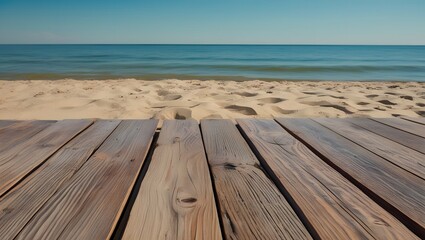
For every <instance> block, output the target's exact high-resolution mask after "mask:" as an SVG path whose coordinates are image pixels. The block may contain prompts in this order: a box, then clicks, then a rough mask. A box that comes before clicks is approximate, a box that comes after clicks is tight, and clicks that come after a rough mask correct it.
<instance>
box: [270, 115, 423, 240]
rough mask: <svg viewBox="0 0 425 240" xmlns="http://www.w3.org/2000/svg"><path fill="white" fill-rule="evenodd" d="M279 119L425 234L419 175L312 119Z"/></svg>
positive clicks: (391, 210)
mask: <svg viewBox="0 0 425 240" xmlns="http://www.w3.org/2000/svg"><path fill="white" fill-rule="evenodd" d="M278 121H279V122H280V123H281V124H282V125H283V126H284V127H285V128H287V129H289V130H290V131H291V132H292V133H293V134H295V135H297V136H298V137H299V138H301V139H303V141H304V142H305V143H307V144H308V145H309V146H311V147H312V148H314V149H315V150H316V151H317V152H318V153H320V154H321V155H322V156H324V157H325V158H326V159H327V161H328V163H330V164H332V165H333V167H335V168H336V169H338V171H340V172H341V173H342V174H344V176H345V177H347V178H348V179H350V180H351V181H352V182H353V183H354V184H356V185H357V186H358V187H360V188H361V189H362V190H364V191H365V192H366V193H367V194H368V195H369V196H371V197H372V198H374V199H375V200H376V201H377V202H378V203H379V204H381V205H382V206H384V207H386V209H387V210H389V211H390V212H392V213H393V214H394V215H395V216H396V217H397V218H399V219H401V220H402V221H403V222H404V223H405V224H406V225H407V226H409V228H410V229H412V230H413V231H415V232H416V233H421V234H425V228H424V227H425V185H424V184H423V181H419V178H418V177H416V176H414V175H412V174H408V173H406V171H404V170H403V169H401V168H399V167H396V166H395V165H394V164H392V163H390V162H388V161H387V160H385V159H383V158H381V157H379V156H377V155H375V154H374V153H372V152H370V151H368V150H366V149H364V148H363V147H361V146H359V145H357V144H354V143H353V142H351V141H350V140H348V139H346V138H344V137H342V136H340V135H338V134H336V133H335V132H333V131H331V130H329V129H327V128H325V127H323V126H322V125H320V124H318V123H316V122H314V121H312V120H310V119H284V118H280V119H278Z"/></svg>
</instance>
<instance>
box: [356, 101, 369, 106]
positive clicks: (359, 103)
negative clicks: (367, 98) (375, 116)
mask: <svg viewBox="0 0 425 240" xmlns="http://www.w3.org/2000/svg"><path fill="white" fill-rule="evenodd" d="M356 104H357V105H360V106H365V105H369V104H370V103H368V102H358V103H356Z"/></svg>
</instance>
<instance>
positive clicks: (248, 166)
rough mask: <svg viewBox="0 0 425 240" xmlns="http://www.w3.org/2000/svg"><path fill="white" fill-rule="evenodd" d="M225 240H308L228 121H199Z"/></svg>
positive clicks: (289, 209) (239, 135) (272, 184)
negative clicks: (218, 204) (218, 203)
mask: <svg viewBox="0 0 425 240" xmlns="http://www.w3.org/2000/svg"><path fill="white" fill-rule="evenodd" d="M201 129H202V136H203V138H204V143H205V149H206V152H207V156H208V162H209V164H210V166H211V171H212V174H213V177H214V184H215V187H216V191H217V195H218V199H219V202H220V210H221V217H222V219H223V225H224V233H225V235H226V239H311V236H310V234H309V233H308V231H307V230H306V228H305V227H304V225H303V224H302V223H301V221H300V220H299V218H298V216H297V215H296V214H295V212H294V210H293V209H292V208H291V206H290V205H289V203H288V202H287V201H286V199H285V198H284V196H283V195H282V194H281V193H280V192H279V189H278V188H277V187H276V186H275V185H274V183H273V182H272V181H271V180H270V179H269V178H268V177H267V176H266V174H265V173H264V172H263V170H262V169H261V167H260V165H259V164H260V163H259V161H258V160H257V158H256V157H255V155H254V154H253V153H252V151H251V149H250V148H249V146H248V144H247V143H246V142H245V140H244V139H243V137H242V136H241V134H240V133H239V131H238V130H237V128H236V126H235V125H234V124H233V123H232V121H231V120H212V119H211V120H202V121H201Z"/></svg>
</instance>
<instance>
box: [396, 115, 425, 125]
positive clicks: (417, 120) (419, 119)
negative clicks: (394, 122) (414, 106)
mask: <svg viewBox="0 0 425 240" xmlns="http://www.w3.org/2000/svg"><path fill="white" fill-rule="evenodd" d="M401 118H403V119H404V120H407V121H411V122H414V123H419V124H423V125H425V118H422V117H421V118H419V117H416V118H413V117H401Z"/></svg>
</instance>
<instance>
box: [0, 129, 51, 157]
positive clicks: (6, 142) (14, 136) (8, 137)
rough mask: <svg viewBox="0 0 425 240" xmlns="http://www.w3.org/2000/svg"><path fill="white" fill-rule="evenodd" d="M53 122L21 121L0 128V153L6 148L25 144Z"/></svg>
mask: <svg viewBox="0 0 425 240" xmlns="http://www.w3.org/2000/svg"><path fill="white" fill-rule="evenodd" d="M55 122H56V121H22V122H18V123H16V124H13V125H10V126H8V127H4V128H0V154H1V152H3V151H5V150H7V149H10V148H13V147H16V146H18V145H20V144H25V142H26V141H27V140H29V139H30V138H31V137H32V136H34V135H35V134H37V133H39V132H40V131H42V130H43V129H45V128H47V127H48V126H50V125H51V124H53V123H55Z"/></svg>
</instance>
